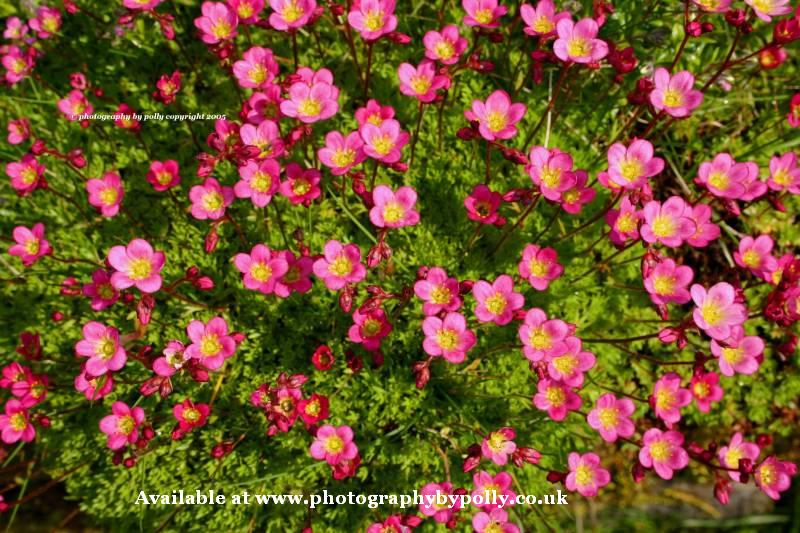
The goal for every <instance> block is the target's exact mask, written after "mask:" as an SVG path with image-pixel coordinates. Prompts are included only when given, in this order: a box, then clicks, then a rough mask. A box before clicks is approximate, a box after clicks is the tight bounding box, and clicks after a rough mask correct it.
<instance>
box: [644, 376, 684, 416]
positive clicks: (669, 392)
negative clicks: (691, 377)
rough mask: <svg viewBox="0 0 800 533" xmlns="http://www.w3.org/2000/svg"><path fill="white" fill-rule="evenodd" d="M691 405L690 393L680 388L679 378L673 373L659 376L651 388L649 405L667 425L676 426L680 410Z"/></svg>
mask: <svg viewBox="0 0 800 533" xmlns="http://www.w3.org/2000/svg"><path fill="white" fill-rule="evenodd" d="M690 403H692V393H691V392H690V391H689V389H685V388H683V387H681V377H680V376H679V375H678V374H676V373H675V372H669V373H667V374H664V375H663V376H661V378H660V379H659V380H658V381H656V384H655V385H654V386H653V395H652V396H651V397H650V405H651V406H652V407H653V411H654V412H655V414H656V416H657V417H658V418H660V419H661V420H663V421H664V422H666V423H667V426H671V425H672V424H676V423H678V422H679V421H680V419H681V408H683V407H686V406H687V405H689V404H690Z"/></svg>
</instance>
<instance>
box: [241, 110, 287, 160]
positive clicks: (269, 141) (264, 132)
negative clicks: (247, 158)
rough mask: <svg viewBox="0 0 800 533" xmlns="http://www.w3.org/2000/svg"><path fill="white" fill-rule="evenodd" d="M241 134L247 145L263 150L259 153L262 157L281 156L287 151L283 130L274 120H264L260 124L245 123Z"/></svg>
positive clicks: (243, 141)
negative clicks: (281, 130) (282, 136)
mask: <svg viewBox="0 0 800 533" xmlns="http://www.w3.org/2000/svg"><path fill="white" fill-rule="evenodd" d="M239 136H240V138H241V139H242V143H244V144H245V145H247V146H255V147H256V148H258V149H259V150H261V153H259V154H258V157H259V158H260V159H267V158H276V157H280V156H282V155H283V153H284V151H285V147H284V144H283V139H281V132H280V130H279V129H278V124H277V122H275V121H274V120H267V119H265V120H262V121H261V122H260V123H259V124H258V126H254V125H253V124H245V125H243V126H242V128H241V130H239Z"/></svg>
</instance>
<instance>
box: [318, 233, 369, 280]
mask: <svg viewBox="0 0 800 533" xmlns="http://www.w3.org/2000/svg"><path fill="white" fill-rule="evenodd" d="M314 275H315V276H317V277H318V278H320V279H321V280H322V281H324V282H325V286H326V287H328V288H329V289H330V290H332V291H338V290H339V289H341V288H342V287H344V286H345V285H347V284H348V283H358V282H359V281H361V280H363V279H364V278H365V277H366V276H367V269H366V267H365V266H364V265H362V264H361V250H360V249H359V248H358V246H357V245H355V244H347V245H342V243H340V242H339V241H335V240H330V241H328V242H327V243H325V253H324V255H323V257H320V258H319V259H317V260H316V261H315V262H314Z"/></svg>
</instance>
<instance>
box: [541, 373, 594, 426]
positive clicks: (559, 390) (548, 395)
mask: <svg viewBox="0 0 800 533" xmlns="http://www.w3.org/2000/svg"><path fill="white" fill-rule="evenodd" d="M536 390H537V391H538V392H537V393H536V394H535V395H534V396H533V405H534V406H536V408H537V409H539V410H541V411H547V414H548V415H549V416H550V418H552V419H553V420H555V421H556V422H560V421H562V420H564V419H565V418H566V417H567V413H569V411H577V410H578V409H580V408H581V405H582V404H583V401H582V400H581V397H580V396H578V395H577V394H575V392H573V390H572V387H569V386H567V385H565V384H564V383H561V382H560V381H555V380H552V379H548V378H545V379H540V380H539V383H538V384H537V385H536Z"/></svg>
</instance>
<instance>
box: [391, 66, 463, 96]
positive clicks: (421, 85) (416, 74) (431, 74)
mask: <svg viewBox="0 0 800 533" xmlns="http://www.w3.org/2000/svg"><path fill="white" fill-rule="evenodd" d="M397 77H398V78H399V79H400V92H401V93H403V94H405V95H407V96H413V97H414V98H416V99H417V100H419V101H420V102H422V103H426V104H429V103H431V102H433V101H434V100H435V99H436V91H438V90H439V89H444V88H447V87H448V86H449V85H450V78H448V77H447V76H444V75H441V74H438V73H437V68H436V64H435V63H434V62H433V61H431V60H430V59H423V60H422V61H421V62H420V64H419V65H417V66H416V67H415V66H414V65H412V64H411V63H403V64H401V65H400V66H399V67H398V68H397Z"/></svg>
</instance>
